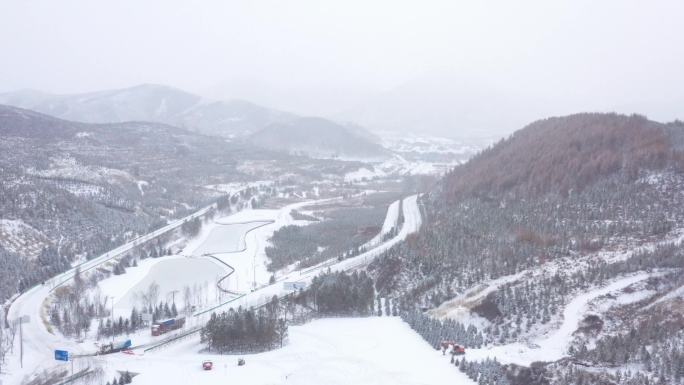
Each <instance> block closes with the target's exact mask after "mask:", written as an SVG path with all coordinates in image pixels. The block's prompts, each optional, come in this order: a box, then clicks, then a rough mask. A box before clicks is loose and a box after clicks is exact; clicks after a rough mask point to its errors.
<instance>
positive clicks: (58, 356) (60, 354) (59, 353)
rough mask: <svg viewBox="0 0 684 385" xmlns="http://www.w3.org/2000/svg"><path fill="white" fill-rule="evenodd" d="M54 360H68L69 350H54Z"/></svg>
mask: <svg viewBox="0 0 684 385" xmlns="http://www.w3.org/2000/svg"><path fill="white" fill-rule="evenodd" d="M55 360H57V361H69V352H67V351H66V350H55Z"/></svg>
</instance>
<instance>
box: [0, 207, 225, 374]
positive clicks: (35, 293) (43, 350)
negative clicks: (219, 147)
mask: <svg viewBox="0 0 684 385" xmlns="http://www.w3.org/2000/svg"><path fill="white" fill-rule="evenodd" d="M213 207H215V205H213V204H212V205H209V206H207V207H204V208H202V209H201V210H198V211H196V212H195V213H193V214H191V215H188V216H187V217H185V218H182V219H179V220H177V221H174V222H172V223H170V224H168V225H166V226H164V227H162V228H160V229H157V230H155V231H153V232H151V233H149V234H146V235H143V236H141V237H138V238H136V239H134V240H132V241H131V242H128V243H126V244H124V245H122V246H119V247H117V248H115V249H113V250H111V251H109V252H107V253H104V254H102V255H100V256H99V257H96V258H93V259H91V260H89V261H86V262H83V263H81V264H79V265H77V266H75V267H74V268H72V269H70V270H67V271H66V272H64V273H61V274H59V275H57V276H55V277H53V278H52V279H50V280H48V281H46V282H45V285H37V286H34V287H33V288H31V289H29V290H28V291H26V292H25V293H23V294H22V295H20V296H19V297H17V298H16V299H15V300H14V302H13V303H12V305H11V307H10V309H9V311H8V313H7V319H8V320H14V319H18V318H19V317H21V316H28V317H29V318H30V322H29V323H26V324H23V326H22V328H23V333H22V334H23V346H24V354H23V368H21V367H20V363H19V362H18V360H16V359H12V360H11V361H10V362H8V365H7V367H8V371H10V374H11V375H10V376H9V378H8V381H9V383H10V384H13V383H17V384H18V383H19V382H20V381H21V379H22V378H23V377H24V375H26V374H29V373H31V372H33V371H34V369H35V368H41V367H46V366H52V364H54V357H53V355H54V350H55V349H66V350H69V351H70V352H72V353H75V354H78V353H83V352H84V350H83V348H82V347H80V345H79V344H78V343H76V342H74V341H72V340H70V339H68V338H64V337H63V336H61V335H60V334H59V332H57V331H53V333H54V334H53V333H51V332H50V331H48V326H47V325H46V323H44V321H43V320H44V319H47V315H46V311H45V309H44V308H43V304H44V301H45V299H46V298H47V297H48V295H49V294H50V291H52V289H54V288H55V287H57V286H59V285H62V284H64V283H65V282H68V281H69V280H70V279H71V278H73V276H74V273H75V271H76V269H80V270H81V271H87V270H89V269H92V268H95V267H97V266H99V265H101V264H103V263H106V262H107V261H109V260H111V259H113V258H116V257H119V256H121V255H123V254H125V253H127V252H128V251H130V250H132V249H133V248H135V247H136V246H138V245H140V244H142V243H144V242H146V241H149V240H151V239H154V238H156V237H158V236H160V235H162V234H165V233H167V232H169V231H172V230H174V229H176V228H178V227H180V226H181V225H182V224H183V223H184V222H185V221H187V220H191V219H194V218H198V217H201V216H202V215H204V214H206V213H207V211H209V210H210V209H211V208H213ZM17 337H18V336H17ZM12 358H15V357H12ZM16 358H19V357H16Z"/></svg>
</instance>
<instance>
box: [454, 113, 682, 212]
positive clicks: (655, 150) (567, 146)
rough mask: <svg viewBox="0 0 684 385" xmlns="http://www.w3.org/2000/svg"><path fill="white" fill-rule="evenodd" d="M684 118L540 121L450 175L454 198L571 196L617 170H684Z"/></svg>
mask: <svg viewBox="0 0 684 385" xmlns="http://www.w3.org/2000/svg"><path fill="white" fill-rule="evenodd" d="M683 150H684V123H681V122H676V123H670V124H662V123H658V122H654V121H650V120H648V119H646V118H645V117H643V116H640V115H631V116H625V115H618V114H599V113H583V114H576V115H570V116H565V117H554V118H548V119H544V120H539V121H536V122H534V123H532V124H530V125H528V126H527V127H525V128H523V129H521V130H519V131H517V132H515V133H514V134H513V135H511V136H510V137H509V138H508V139H505V140H502V141H500V142H499V143H497V144H496V145H494V146H492V147H490V148H488V149H486V150H484V151H483V152H481V153H480V154H478V155H477V156H475V157H473V158H472V159H471V160H470V161H469V162H467V163H466V164H464V165H462V166H459V167H457V168H455V169H454V170H453V171H452V172H450V173H449V174H448V175H447V176H446V178H445V179H444V192H445V193H446V195H447V196H449V197H450V198H455V197H458V196H466V195H480V196H490V197H496V196H500V195H513V196H517V197H521V198H523V197H530V196H532V195H540V194H544V193H558V194H561V195H567V194H568V193H569V192H571V191H579V190H582V189H584V188H585V187H587V186H589V185H591V184H592V183H594V182H596V181H598V180H600V179H601V178H604V177H606V176H609V175H612V174H615V173H624V174H625V175H627V176H628V177H630V178H635V177H636V176H637V175H638V174H639V171H640V170H662V169H665V168H672V169H674V170H676V171H678V172H681V171H683V170H684V151H683Z"/></svg>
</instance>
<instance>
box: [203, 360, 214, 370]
mask: <svg viewBox="0 0 684 385" xmlns="http://www.w3.org/2000/svg"><path fill="white" fill-rule="evenodd" d="M213 367H214V363H213V362H211V361H204V362H202V369H204V370H211V369H212V368H213Z"/></svg>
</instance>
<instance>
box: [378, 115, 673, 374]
mask: <svg viewBox="0 0 684 385" xmlns="http://www.w3.org/2000/svg"><path fill="white" fill-rule="evenodd" d="M683 138H684V126H683V125H682V123H680V122H675V123H671V124H660V123H656V122H652V121H649V120H647V119H645V118H643V117H640V116H629V117H628V116H620V115H614V114H580V115H573V116H568V117H563V118H552V119H547V120H542V121H539V122H536V123H533V124H531V125H529V126H527V127H525V128H524V129H522V130H520V131H519V132H516V133H515V134H513V135H512V136H511V137H510V138H508V139H506V140H504V141H502V142H500V143H498V144H496V145H494V146H493V147H491V148H490V149H488V150H486V151H483V152H482V153H481V154H479V155H478V156H476V157H475V158H473V159H471V160H470V161H469V162H468V163H466V164H465V165H462V166H458V167H456V169H454V170H453V171H452V172H450V173H449V174H448V175H446V176H445V178H444V179H443V180H442V183H441V184H438V185H437V187H436V188H435V189H434V191H431V192H429V193H428V194H425V195H424V196H423V199H422V200H421V204H422V209H423V210H422V212H423V218H424V221H423V225H422V228H421V230H420V232H419V233H418V234H417V235H416V236H413V237H410V238H409V239H407V241H406V242H404V243H402V244H400V245H398V246H396V247H394V248H393V249H390V250H389V251H388V252H387V253H386V254H385V255H383V256H381V257H380V258H378V259H376V261H375V262H374V263H373V264H372V266H371V270H372V274H373V277H374V278H375V281H376V289H377V290H378V291H379V292H380V294H381V295H384V296H389V297H392V298H396V299H399V300H400V302H401V303H402V305H401V306H402V308H403V309H404V311H406V312H407V313H405V314H413V316H411V317H413V318H411V317H409V318H408V319H407V320H408V321H409V322H410V323H411V322H412V324H416V322H417V324H422V325H432V326H430V327H427V329H426V328H422V329H420V328H419V329H420V330H418V331H419V332H420V333H421V334H423V335H424V337H425V338H426V339H427V340H428V341H431V342H434V341H440V340H441V339H444V338H445V337H444V336H445V335H446V336H460V337H458V338H460V340H459V341H460V342H462V343H464V344H466V345H468V346H470V347H473V346H475V347H477V346H481V345H482V343H484V344H487V345H490V346H493V345H507V344H515V343H518V344H521V345H520V346H523V345H526V342H525V341H531V340H532V341H533V340H536V339H538V338H542V337H543V336H544V335H545V333H550V331H551V330H554V329H553V328H554V327H556V328H557V327H558V323H559V322H561V320H562V319H563V310H564V309H565V307H566V306H567V305H568V304H569V303H570V301H571V300H573V299H574V298H577V296H579V295H581V294H583V293H591V292H592V290H597V288H600V287H603V286H605V285H606V284H607V283H610V282H614V281H615V280H619V279H624V278H625V277H633V276H634V275H635V274H641V275H642V276H645V277H648V280H647V281H646V280H645V281H643V282H640V283H639V284H635V285H632V286H630V287H629V288H626V289H625V293H639V294H633V297H634V298H636V299H634V300H630V301H635V302H629V301H628V304H620V303H617V304H612V305H611V306H606V308H609V309H610V311H609V314H604V312H606V310H602V308H600V307H594V308H592V309H594V310H595V314H594V315H593V318H591V319H587V320H582V322H583V323H582V324H581V325H587V324H590V323H591V322H594V323H595V324H600V325H610V329H607V330H609V331H606V332H605V333H604V332H603V331H602V330H601V327H597V328H598V329H591V330H593V331H588V330H590V329H583V330H578V331H577V332H576V333H573V341H572V349H570V350H569V351H567V352H564V354H567V355H568V356H570V358H571V359H572V360H580V361H581V360H586V359H587V358H588V357H590V358H591V360H593V362H594V363H593V364H592V365H594V366H599V367H601V366H610V367H615V366H616V365H625V366H629V367H630V368H634V367H639V368H653V367H660V368H663V369H659V372H656V374H658V375H662V378H664V379H665V380H666V381H667V380H668V379H670V378H673V377H672V376H674V375H675V373H676V370H672V369H671V368H672V366H667V365H666V364H662V365H660V364H656V363H655V362H656V361H657V362H665V361H666V360H669V359H670V358H668V357H673V356H677V357H684V334H682V333H681V332H679V331H680V330H682V328H683V327H684V322H682V320H684V311H683V310H682V309H684V306H682V304H684V299H682V296H681V287H682V286H683V285H684V274H682V271H683V270H684V244H682V243H681V242H680V241H678V240H681V239H682V234H684V167H683V166H684V162H683V161H682V159H683V158H682V148H683V146H682V144H683V143H684V140H683ZM640 285H641V286H640ZM625 295H627V294H625ZM416 309H422V310H427V314H429V315H431V316H432V317H434V318H433V320H434V319H437V320H447V319H450V320H449V321H448V322H445V323H444V324H439V322H437V323H434V322H436V321H429V320H427V318H425V317H426V315H425V314H424V313H422V312H420V311H418V312H415V311H414V312H413V313H411V312H412V311H413V310H416ZM416 314H417V315H416ZM626 315H629V316H626ZM416 317H418V318H416ZM421 317H422V318H421ZM453 320H456V321H459V322H464V323H465V326H467V325H468V324H471V323H473V322H475V324H477V325H479V326H478V327H479V328H480V329H479V331H478V330H473V331H472V333H470V335H471V336H476V335H479V334H477V333H479V332H482V335H483V341H484V342H482V341H480V339H472V338H466V337H464V334H463V333H462V332H463V331H464V330H466V329H465V326H464V324H461V325H459V324H458V323H456V324H454V323H453ZM473 320H475V321H473ZM428 321H429V322H428ZM430 322H432V323H430ZM604 322H605V324H604ZM581 325H580V326H581ZM471 326H472V325H471ZM572 326H575V325H572ZM594 327H596V326H594ZM573 330H574V329H573ZM633 330H639V331H640V332H639V333H632V334H630V331H633ZM454 338H456V337H454ZM461 340H462V341H461ZM593 344H594V345H593ZM591 346H597V348H592V347H591ZM641 346H652V347H653V349H651V351H650V354H652V356H651V355H647V354H644V353H643V351H642V352H641V354H640V353H639V352H638V351H637V350H638V349H640V347H641ZM663 346H665V347H666V348H664V349H660V347H663ZM516 349H517V348H516ZM668 349H669V350H668ZM642 350H643V349H642ZM616 351H620V352H624V354H622V353H621V354H620V355H619V357H617V358H616V353H615V352H616ZM656 356H657V357H658V358H657V359H656V358H654V357H656ZM466 359H468V355H467V354H466ZM650 360H653V361H650ZM663 360H665V361H663ZM563 362H565V363H567V362H570V361H563ZM563 362H557V363H555V364H553V365H550V366H549V365H547V366H543V365H541V366H537V368H536V369H535V370H540V371H542V372H543V371H546V372H547V373H545V374H544V373H542V374H543V375H542V377H544V376H545V377H547V378H551V377H554V376H555V378H564V376H566V375H567V374H568V373H569V372H568V370H569V369H568V367H567V366H565V364H564V363H563ZM630 365H631V366H630ZM658 365H660V366H658ZM576 368H577V367H576V366H575V369H576ZM639 370H642V369H639ZM649 370H651V369H647V370H645V371H644V370H642V372H640V374H639V375H643V376H651V375H653V374H652V373H653V372H649V373H650V374H649V373H647V372H648V371H649ZM595 373H596V372H595V371H594V372H591V371H587V372H586V373H585V374H582V375H583V376H584V375H586V376H587V378H592V380H591V381H585V382H584V383H591V384H594V383H614V384H629V385H632V384H636V383H639V384H642V383H644V382H629V381H626V380H625V379H624V378H623V379H622V380H620V381H618V380H616V379H615V378H613V377H611V378H609V380H607V382H606V381H604V382H601V381H599V380H596V379H595V378H594V377H596V376H598V375H597V374H595ZM577 375H579V374H575V376H577ZM592 376H594V377H592ZM604 377H605V376H604ZM570 378H576V377H572V376H570ZM606 378H607V377H606ZM630 381H631V379H630ZM484 383H487V382H484ZM490 383H491V382H490ZM525 383H531V382H525ZM548 383H549V382H539V384H548ZM555 383H559V384H565V383H567V382H562V381H561V382H554V384H555ZM666 383H674V382H666Z"/></svg>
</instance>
